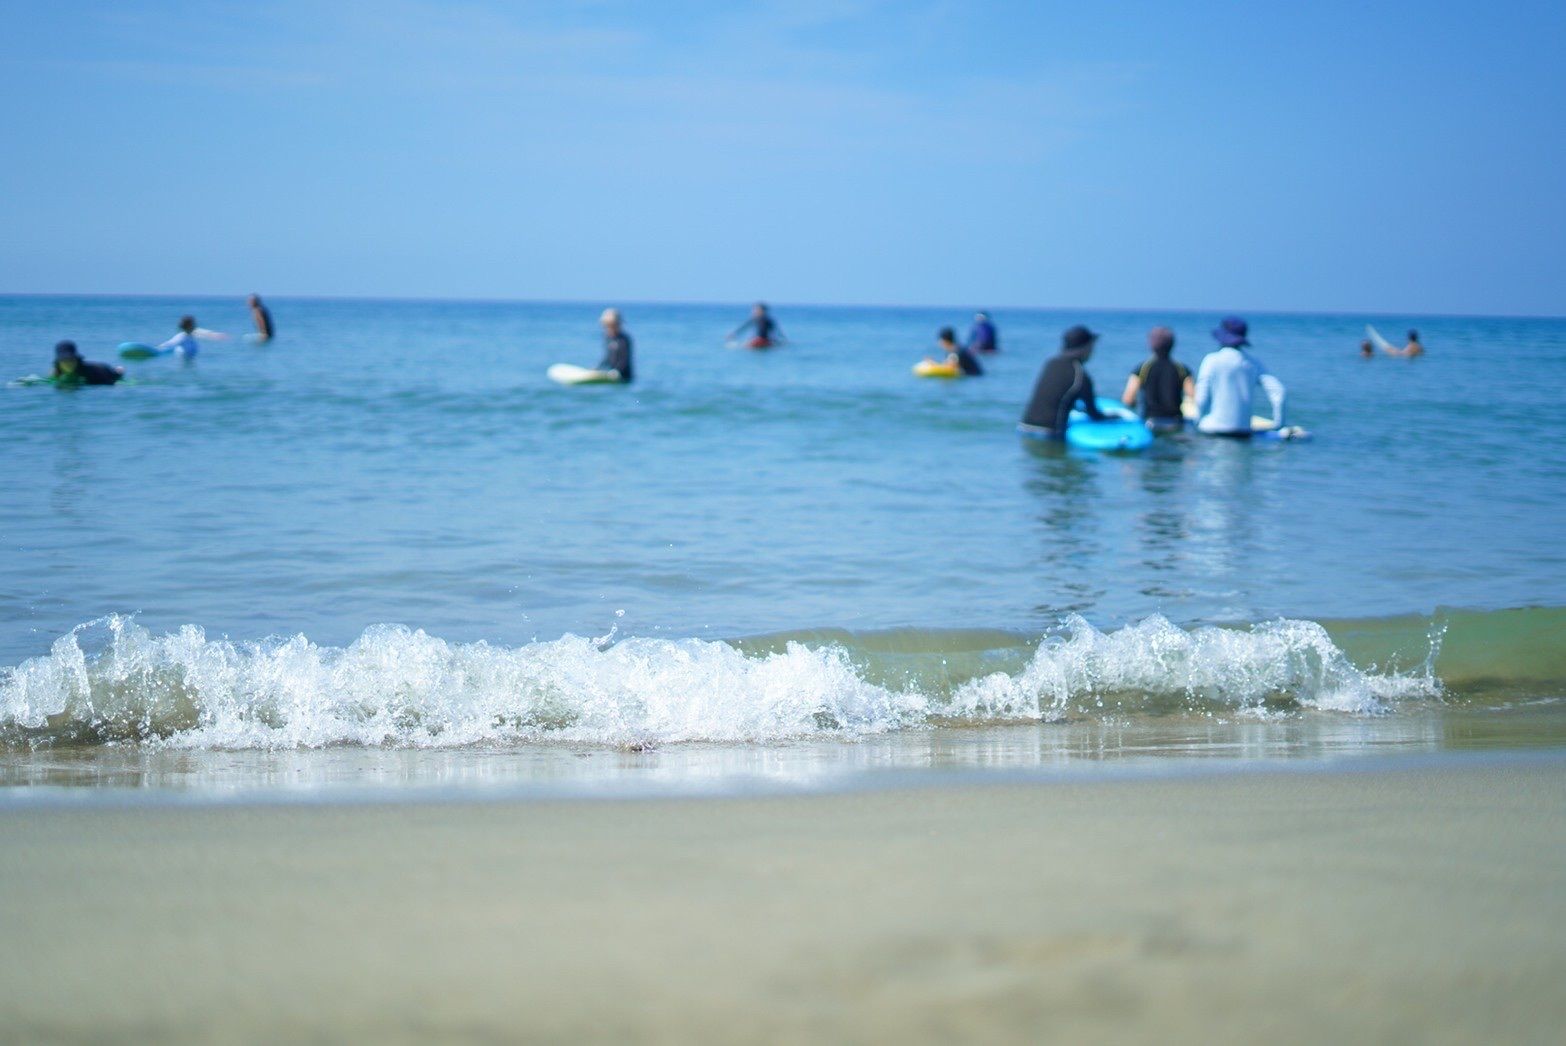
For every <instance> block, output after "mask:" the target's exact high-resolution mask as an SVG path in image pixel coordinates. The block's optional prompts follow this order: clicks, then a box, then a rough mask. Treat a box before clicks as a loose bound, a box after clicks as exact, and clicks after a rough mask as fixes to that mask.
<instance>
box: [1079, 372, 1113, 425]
mask: <svg viewBox="0 0 1566 1046" xmlns="http://www.w3.org/2000/svg"><path fill="white" fill-rule="evenodd" d="M1081 387H1082V391H1081V392H1080V393H1079V394H1078V395H1077V402H1079V403H1081V404H1082V413H1084V414H1086V415H1087V416H1088V417H1090V418H1092V419H1093V420H1094V421H1105V420H1107V419H1108V417H1109V415H1107V414H1105V413H1104V412H1103V411H1101V410H1099V409H1098V397H1097V396H1095V395H1094V394H1093V379H1092V378H1090V377H1088V372H1087V369H1086V368H1083V370H1082V386H1081Z"/></svg>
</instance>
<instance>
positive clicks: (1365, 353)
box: [1359, 338, 1376, 360]
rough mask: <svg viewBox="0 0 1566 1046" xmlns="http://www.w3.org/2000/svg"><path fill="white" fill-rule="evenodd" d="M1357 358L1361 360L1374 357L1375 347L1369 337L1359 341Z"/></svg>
mask: <svg viewBox="0 0 1566 1046" xmlns="http://www.w3.org/2000/svg"><path fill="white" fill-rule="evenodd" d="M1359 358H1360V359H1362V360H1373V359H1375V358H1376V347H1375V346H1374V345H1372V344H1371V342H1370V339H1369V338H1366V339H1365V340H1364V341H1362V342H1360V343H1359Z"/></svg>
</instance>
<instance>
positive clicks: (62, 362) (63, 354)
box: [54, 341, 82, 374]
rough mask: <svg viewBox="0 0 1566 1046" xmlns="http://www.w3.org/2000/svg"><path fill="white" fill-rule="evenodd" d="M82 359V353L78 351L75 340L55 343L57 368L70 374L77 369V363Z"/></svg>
mask: <svg viewBox="0 0 1566 1046" xmlns="http://www.w3.org/2000/svg"><path fill="white" fill-rule="evenodd" d="M81 361H82V357H81V353H79V352H77V351H76V343H75V342H74V341H62V342H56V343H55V346H54V366H55V369H56V370H59V371H61V372H63V373H67V374H69V373H70V372H71V371H74V370H75V369H76V365H77V364H78V363H80V362H81Z"/></svg>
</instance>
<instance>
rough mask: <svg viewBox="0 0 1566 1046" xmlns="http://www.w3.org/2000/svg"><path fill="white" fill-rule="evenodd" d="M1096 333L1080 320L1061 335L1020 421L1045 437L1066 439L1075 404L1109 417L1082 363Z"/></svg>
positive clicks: (1095, 340)
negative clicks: (1103, 409)
mask: <svg viewBox="0 0 1566 1046" xmlns="http://www.w3.org/2000/svg"><path fill="white" fill-rule="evenodd" d="M1097 343H1098V335H1097V334H1094V333H1093V332H1092V331H1090V330H1088V329H1087V328H1086V327H1083V326H1081V325H1080V324H1079V325H1078V326H1075V327H1071V328H1068V329H1067V330H1066V333H1064V334H1062V335H1061V336H1060V352H1058V353H1057V354H1055V355H1054V356H1052V357H1051V358H1050V359H1049V361H1048V362H1047V363H1045V364H1044V369H1043V370H1041V371H1040V372H1039V380H1038V381H1037V383H1035V384H1034V386H1033V398H1032V399H1030V400H1028V409H1027V410H1026V411H1024V412H1023V415H1022V423H1023V424H1024V425H1026V426H1027V427H1028V428H1030V429H1034V430H1037V431H1036V433H1035V434H1036V435H1038V436H1040V437H1042V438H1045V439H1065V438H1066V423H1067V420H1068V419H1069V418H1070V417H1071V410H1072V408H1073V407H1076V406H1078V405H1080V406H1081V408H1082V412H1083V413H1084V414H1086V415H1087V416H1088V417H1090V418H1092V419H1093V420H1094V421H1108V420H1109V416H1108V415H1107V414H1105V413H1104V412H1103V411H1101V410H1099V409H1098V403H1097V401H1096V400H1095V398H1094V395H1093V379H1092V378H1090V377H1089V376H1088V372H1087V368H1086V367H1085V366H1083V365H1084V364H1085V363H1087V361H1088V357H1089V356H1092V355H1093V346H1094V345H1096V344H1097Z"/></svg>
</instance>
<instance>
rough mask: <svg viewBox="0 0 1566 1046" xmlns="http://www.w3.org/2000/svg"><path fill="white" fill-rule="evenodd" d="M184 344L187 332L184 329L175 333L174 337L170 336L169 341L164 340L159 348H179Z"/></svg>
mask: <svg viewBox="0 0 1566 1046" xmlns="http://www.w3.org/2000/svg"><path fill="white" fill-rule="evenodd" d="M183 344H185V332H184V331H180V332H179V333H178V334H176V335H174V337H172V338H170V339H169V340H168V341H166V342H164V343H163V344H162V345H159V346H158V348H159V349H177V348H179V347H180V346H181V345H183Z"/></svg>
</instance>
